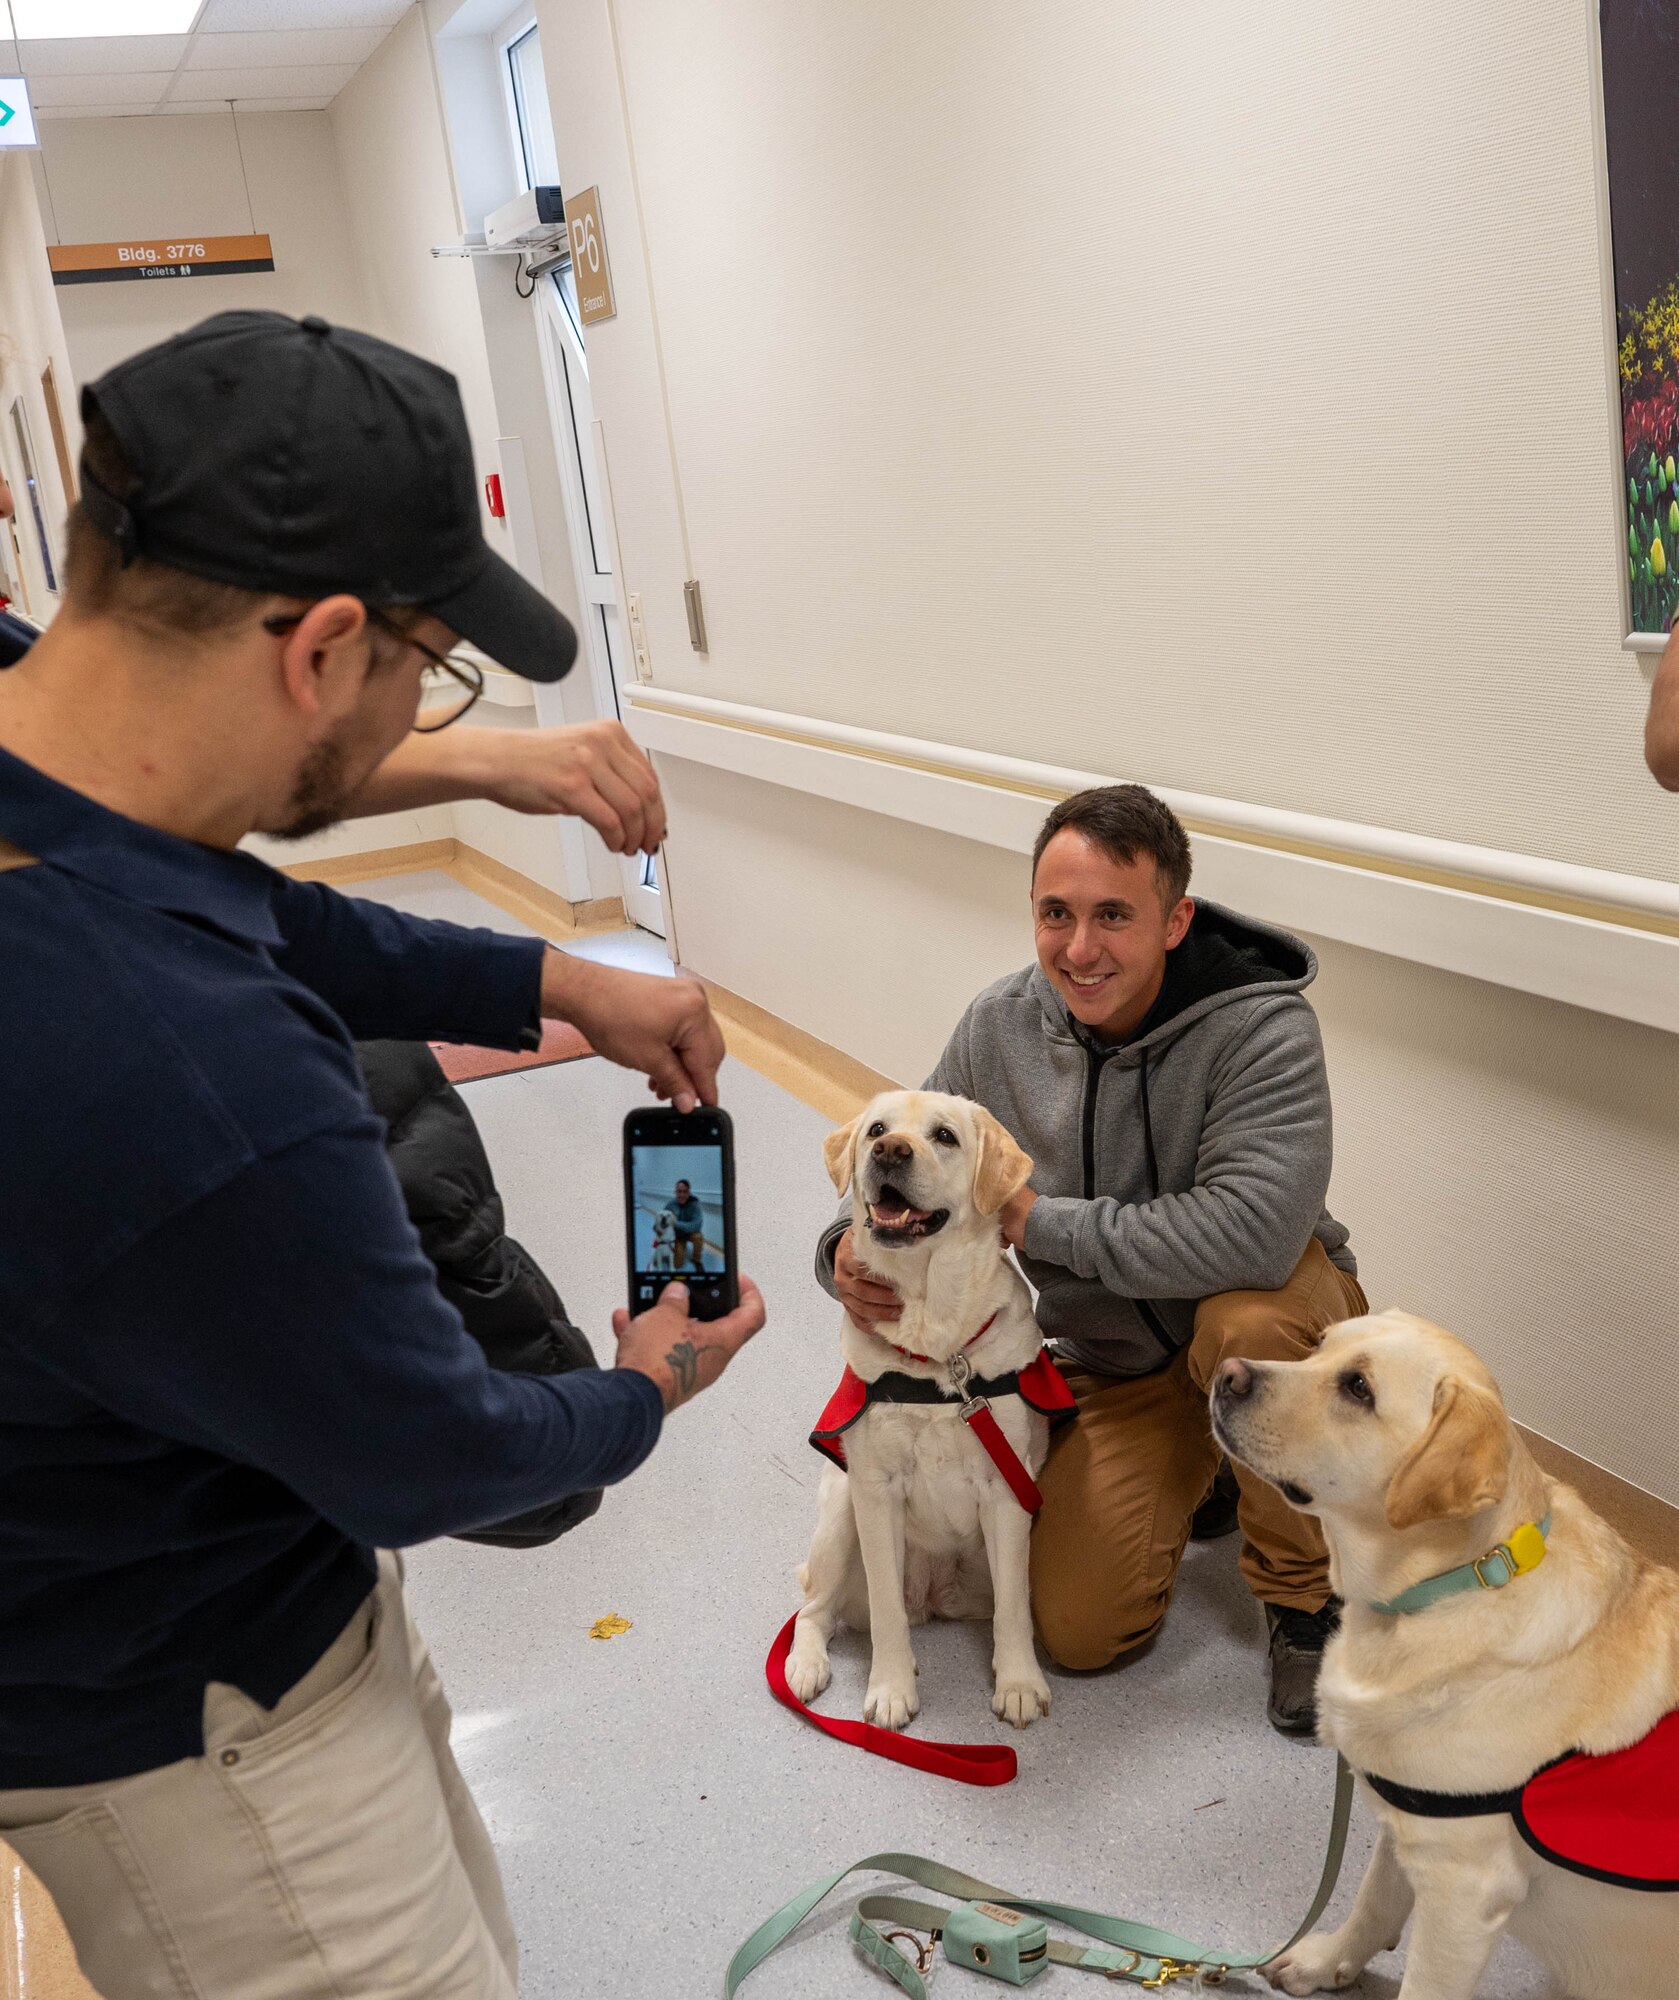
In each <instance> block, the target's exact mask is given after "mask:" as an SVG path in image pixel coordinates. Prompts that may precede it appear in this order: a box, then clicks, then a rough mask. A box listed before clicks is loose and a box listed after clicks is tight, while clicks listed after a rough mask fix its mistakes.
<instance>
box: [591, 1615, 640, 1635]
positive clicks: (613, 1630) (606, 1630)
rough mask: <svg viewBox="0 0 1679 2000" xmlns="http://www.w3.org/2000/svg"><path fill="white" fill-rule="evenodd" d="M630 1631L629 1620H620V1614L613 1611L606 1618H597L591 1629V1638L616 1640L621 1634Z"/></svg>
mask: <svg viewBox="0 0 1679 2000" xmlns="http://www.w3.org/2000/svg"><path fill="white" fill-rule="evenodd" d="M629 1629H630V1621H629V1620H628V1619H627V1618H620V1617H619V1615H618V1613H617V1612H616V1611H613V1612H611V1613H609V1614H608V1615H607V1616H606V1617H605V1618H597V1619H596V1620H595V1622H594V1623H593V1624H592V1625H591V1626H590V1627H589V1637H590V1638H591V1639H616V1638H617V1636H618V1634H619V1633H620V1632H627V1631H629Z"/></svg>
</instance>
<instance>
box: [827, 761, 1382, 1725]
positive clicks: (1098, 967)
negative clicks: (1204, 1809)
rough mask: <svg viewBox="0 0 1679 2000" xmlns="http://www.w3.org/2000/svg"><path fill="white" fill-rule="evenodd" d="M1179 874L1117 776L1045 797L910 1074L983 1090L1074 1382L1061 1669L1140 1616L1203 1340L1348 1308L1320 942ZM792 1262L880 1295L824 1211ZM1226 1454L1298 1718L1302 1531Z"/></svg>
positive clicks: (1167, 844) (1058, 1574) (1114, 1650)
mask: <svg viewBox="0 0 1679 2000" xmlns="http://www.w3.org/2000/svg"><path fill="white" fill-rule="evenodd" d="M1189 872H1190V852H1189V839H1188V836H1187V835H1186V834H1185V832H1184V830H1183V827H1182V826H1181V825H1180V824H1179V822H1178V820H1177V818H1176V816H1175V815H1174V814H1173V813H1172V812H1171V810H1170V809H1169V808H1168V807H1167V806H1165V805H1163V804H1162V803H1161V801H1160V800H1159V799H1157V798H1156V797H1155V796H1154V794H1153V793H1152V792H1149V791H1145V790H1144V789H1143V787H1142V786H1140V785H1106V786H1102V787H1100V788H1099V789H1097V790H1093V791H1088V792H1080V793H1078V794H1077V795H1076V796H1075V797H1073V798H1070V799H1065V800H1063V801H1062V803H1061V804H1060V805H1058V806H1056V807H1055V809H1054V811H1053V812H1051V813H1050V815H1049V817H1048V819H1047V820H1045V822H1044V825H1043V828H1042V831H1041V832H1040V833H1039V835H1038V840H1037V845H1036V847H1035V849H1034V851H1033V856H1032V921H1033V925H1034V928H1035V931H1036V936H1037V950H1038V956H1037V963H1036V964H1035V965H1032V966H1029V967H1027V968H1026V969H1024V970H1023V971H1020V972H1016V973H1011V974H1010V975H1009V977H1007V978H1006V979H1000V980H998V981H997V983H996V984H995V985H994V986H990V987H988V988H987V989H986V990H985V992H983V993H982V994H980V996H979V997H978V999H977V1000H975V1001H974V1002H973V1004H972V1005H971V1006H970V1007H969V1008H968V1011H967V1012H966V1013H965V1014H964V1015H963V1017H962V1019H961V1021H960V1022H959V1023H958V1024H957V1028H956V1032H955V1034H953V1035H952V1036H951V1038H950V1043H949V1046H948V1047H947V1048H946V1049H945V1052H944V1054H943V1055H942V1056H941V1057H940V1059H939V1064H938V1067H937V1069H935V1070H934V1072H933V1074H932V1076H931V1077H929V1078H928V1080H927V1086H926V1087H927V1088H928V1089H929V1090H944V1091H953V1092H956V1093H957V1094H958V1095H960V1096H963V1097H971V1098H974V1099H976V1100H977V1101H978V1102H979V1103H981V1104H983V1105H985V1106H986V1108H987V1109H988V1110H990V1111H991V1112H993V1113H994V1114H995V1115H996V1116H997V1117H998V1118H1000V1119H1001V1120H1002V1122H1003V1124H1004V1125H1006V1126H1007V1127H1008V1129H1009V1131H1010V1132H1012V1133H1013V1134H1014V1136H1015V1138H1016V1139H1017V1140H1018V1141H1019V1142H1020V1144H1021V1145H1022V1146H1024V1147H1025V1149H1026V1150H1027V1152H1028V1153H1030V1154H1031V1156H1032V1159H1033V1161H1034V1163H1035V1164H1034V1168H1033V1172H1032V1179H1031V1182H1030V1184H1029V1185H1028V1186H1027V1187H1025V1188H1023V1189H1022V1190H1021V1192H1020V1193H1019V1194H1018V1195H1016V1196H1015V1197H1014V1199H1013V1200H1012V1201H1010V1202H1009V1203H1008V1204H1007V1206H1006V1207H1005V1208H1004V1209H1003V1211H1002V1214H1001V1217H1000V1221H1001V1224H1002V1228H1003V1234H1004V1236H1005V1238H1006V1240H1007V1242H1008V1243H1009V1245H1010V1246H1011V1247H1012V1248H1013V1249H1014V1250H1015V1252H1016V1253H1017V1254H1018V1256H1019V1258H1020V1264H1021V1268H1022V1269H1023V1270H1024V1271H1025V1273H1026V1276H1027V1277H1028V1278H1029V1279H1030V1280H1031V1282H1032V1284H1033V1285H1034V1287H1035V1288H1036V1290H1037V1294H1038V1299H1037V1313H1038V1322H1039V1324H1040V1325H1041V1326H1042V1328H1043V1331H1044V1335H1045V1338H1046V1339H1047V1340H1049V1341H1051V1342H1052V1343H1053V1345H1054V1353H1055V1358H1056V1360H1057V1362H1058V1363H1059V1364H1060V1366H1061V1368H1062V1371H1063V1372H1064V1374H1065V1375H1066V1377H1067V1380H1068V1382H1069V1384H1070V1385H1071V1387H1072V1390H1073V1392H1074V1394H1075V1395H1076V1397H1077V1398H1078V1404H1079V1420H1078V1422H1077V1423H1073V1424H1068V1425H1066V1426H1065V1427H1064V1428H1063V1429H1062V1431H1061V1432H1060V1434H1059V1435H1058V1436H1057V1438H1056V1439H1055V1441H1054V1443H1053V1444H1052V1445H1051V1447H1050V1456H1049V1461H1048V1463H1047V1464H1046V1465H1045V1467H1044V1469H1043V1473H1042V1475H1041V1476H1040V1479H1039V1485H1040V1487H1041V1488H1042V1491H1043V1496H1044V1505H1043V1511H1042V1513H1041V1514H1040V1515H1039V1516H1038V1521H1037V1525H1036V1527H1035V1529H1034V1531H1033V1537H1032V1604H1033V1613H1034V1617H1035V1619H1036V1623H1037V1629H1038V1637H1039V1639H1040V1641H1041V1642H1042V1644H1043V1646H1044V1647H1045V1649H1046V1651H1047V1652H1048V1653H1049V1654H1050V1656H1051V1658H1052V1659H1054V1660H1056V1661H1058V1662H1059V1663H1060V1664H1061V1665H1062V1666H1065V1667H1075V1668H1090V1667H1102V1666H1106V1665H1107V1664H1108V1663H1109V1662H1110V1661H1112V1660H1114V1659H1116V1658H1117V1657H1118V1656H1119V1655H1120V1654H1122V1653H1126V1652H1129V1651H1131V1650H1132V1649H1133V1648H1135V1647H1137V1646H1141V1645H1142V1644H1143V1643H1144V1642H1145V1641H1147V1640H1148V1639H1150V1638H1152V1637H1153V1636H1154V1634H1155V1633H1156V1632H1157V1631H1158V1630H1159V1629H1160V1625H1161V1622H1162V1620H1163V1619H1164V1618H1165V1615H1166V1606H1167V1603H1168V1601H1169V1600H1170V1598H1171V1594H1172V1585H1173V1582H1174V1580H1175V1578H1176V1576H1177V1570H1178V1564H1179V1562H1180V1561H1181V1560H1182V1557H1183V1551H1184V1545H1185V1543H1186V1542H1187V1541H1188V1539H1189V1534H1190V1527H1191V1522H1192V1520H1193V1518H1194V1516H1195V1513H1196V1509H1197V1508H1198V1507H1200V1506H1201V1504H1202V1502H1203V1501H1205V1500H1206V1499H1207V1498H1208V1496H1209V1494H1210V1493H1211V1491H1212V1487H1213V1482H1214V1479H1215V1476H1216V1475H1217V1473H1218V1470H1219V1452H1218V1448H1217V1446H1216V1445H1215V1443H1214V1442H1213V1437H1212V1433H1211V1430H1210V1429H1209V1427H1208V1421H1207V1390H1208V1386H1209V1384H1210V1383H1211V1381H1212V1377H1213V1374H1214V1371H1215V1370H1216V1369H1217V1367H1218V1364H1219V1363H1220V1362H1221V1361H1223V1360H1224V1359H1226V1358H1227V1357H1228V1356H1231V1355H1238V1356H1241V1357H1243V1358H1245V1359H1249V1360H1267V1361H1269V1360H1286V1359H1290V1358H1293V1357H1297V1356H1300V1355H1303V1354H1307V1353H1309V1352H1311V1350H1312V1349H1313V1348H1314V1347H1315V1346H1316V1345H1317V1343H1318V1340H1319V1339H1320V1338H1321V1336H1322V1334H1323V1331H1324V1329H1325V1328H1326V1327H1328V1326H1330V1325H1332V1324H1333V1323H1334V1322H1335V1321H1336V1320H1339V1319H1346V1318H1349V1317H1351V1316H1353V1315H1356V1314H1359V1313H1362V1312H1364V1311H1365V1310H1366V1309H1367V1308H1366V1302H1365V1297H1364V1294H1363V1292H1362V1291H1361V1290H1360V1288H1359V1284H1358V1278H1357V1269H1358V1267H1357V1264H1356V1262H1355V1260H1354V1258H1353V1255H1352V1252H1351V1250H1350V1249H1349V1248H1348V1244H1347V1232H1346V1230H1345V1229H1344V1228H1343V1227H1342V1225H1341V1224H1340V1223H1338V1222H1337V1221H1336V1220H1335V1218H1334V1217H1333V1216H1332V1215H1331V1214H1330V1213H1329V1211H1328V1209H1327V1208H1326V1207H1325V1206H1324V1200H1325V1197H1326V1195H1327V1194H1328V1191H1329V1167H1330V1151H1331V1146H1330V1104H1329V1080H1328V1077H1327V1076H1326V1074H1325V1071H1324V1060H1323V1044H1322V1040H1321V1038H1320V1036H1319V1033H1318V1023H1317V1016H1316V1015H1315V1014H1314V1013H1313V1012H1312V1008H1311V1005H1310V1003H1309V1002H1308V1001H1307V1000H1306V998H1305V996H1304V992H1303V989H1304V988H1305V987H1307V986H1308V985H1310V984H1311V982H1312V980H1313V979H1314V978H1315V977H1316V974H1317V960H1316V958H1315V957H1314V956H1313V954H1312V953H1311V951H1310V950H1309V949H1308V948H1307V947H1306V946H1305V945H1304V944H1302V943H1301V941H1300V940H1299V939H1298V938H1296V937H1291V936H1290V935H1289V934H1288V933H1287V932H1286V931H1281V930H1276V929H1274V928H1272V927H1271V926H1270V925H1268V924H1262V923H1258V922H1255V921H1254V920H1253V919H1251V918H1247V917H1240V916H1237V915H1236V914H1235V913H1234V912H1233V911H1230V910H1225V909H1221V908H1219V906H1218V905H1217V904H1215V903H1206V902H1202V903H1197V902H1194V901H1192V900H1191V899H1190V897H1189V896H1188V895H1187V894H1186V893H1185V892H1186V890H1187V889H1188V887H1189ZM848 1215H849V1208H848V1210H847V1217H848ZM817 1275H818V1277H819V1278H820V1279H821V1281H822V1283H823V1284H824V1285H825V1286H826V1287H827V1289H828V1290H829V1291H831V1292H832V1293H833V1294H834V1295H835V1296H836V1297H837V1298H838V1299H839V1300H840V1301H841V1302H842V1303H843V1304H844V1306H845V1308H846V1310H847V1311H848V1312H849V1313H850V1314H851V1316H852V1318H853V1319H855V1320H857V1321H858V1322H859V1323H860V1324H862V1325H864V1326H869V1327H880V1326H881V1325H882V1324H883V1323H885V1322H889V1321H891V1320H893V1319H895V1318H896V1317H897V1316H898V1311H899V1305H898V1299H897V1295H896V1293H895V1292H893V1290H892V1289H891V1288H890V1286H887V1285H883V1284H881V1283H880V1282H878V1281H877V1280H876V1279H875V1278H873V1277H872V1275H871V1274H870V1272H869V1269H868V1245H867V1244H866V1243H853V1242H852V1240H851V1232H850V1229H849V1227H848V1226H847V1221H846V1220H842V1221H840V1222H836V1223H835V1224H834V1225H833V1226H832V1227H831V1228H830V1229H829V1230H828V1231H827V1233H826V1234H825V1236H824V1237H823V1239H822V1243H821V1246H820V1249H819V1251H818V1254H817ZM1236 1478H1237V1481H1238V1484H1239V1488H1240V1491H1239V1496H1238V1503H1237V1516H1238V1520H1239V1523H1240V1526H1241V1529H1242V1533H1243V1547H1242V1556H1241V1568H1242V1574H1243V1576H1244V1577H1245V1578H1246V1579H1247V1582H1248V1585H1249V1587H1250V1588H1251V1589H1252V1591H1253V1593H1254V1595H1255V1596H1256V1597H1257V1598H1258V1599H1259V1600H1260V1602H1261V1604H1262V1605H1263V1606H1264V1607H1265V1613H1266V1620H1267V1624H1268V1626H1269V1630H1270V1659H1271V1693H1270V1703H1269V1712H1270V1717H1271V1720H1272V1722H1273V1723H1274V1724H1275V1725H1276V1726H1277V1728H1279V1729H1282V1730H1285V1731H1288V1732H1291V1733H1305V1732H1309V1731H1310V1730H1312V1729H1313V1728H1314V1727H1315V1726H1316V1719H1317V1717H1316V1705H1315V1688H1316V1682H1317V1670H1318V1664H1319V1660H1320V1658H1321V1655H1322V1652H1323V1646H1324V1642H1325V1640H1326V1639H1327V1638H1328V1636H1329V1634H1330V1633H1331V1632H1332V1631H1333V1629H1334V1624H1335V1617H1336V1613H1337V1610H1338V1606H1337V1605H1336V1603H1335V1601H1334V1599H1333V1598H1332V1597H1331V1596H1330V1589H1329V1565H1328V1558H1327V1555H1326V1553H1325V1550H1324V1544H1323V1537H1322V1536H1321V1534H1320V1533H1319V1532H1318V1527H1317V1523H1316V1522H1315V1521H1313V1520H1311V1519H1310V1518H1309V1517H1308V1516H1306V1515H1304V1514H1299V1513H1296V1512H1295V1511H1294V1509H1293V1508H1291V1507H1290V1506H1289V1505H1288V1503H1287V1502H1286V1501H1285V1500H1284V1499H1283V1498H1282V1496H1281V1495H1280V1494H1279V1493H1278V1492H1277V1491H1276V1490H1275V1489H1274V1488H1272V1487H1270V1486H1267V1485H1266V1484H1265V1483H1264V1482H1263V1481H1262V1480H1259V1479H1257V1478H1255V1477H1254V1476H1253V1475H1252V1474H1250V1473H1247V1472H1242V1471H1239V1472H1238V1473H1237V1474H1236Z"/></svg>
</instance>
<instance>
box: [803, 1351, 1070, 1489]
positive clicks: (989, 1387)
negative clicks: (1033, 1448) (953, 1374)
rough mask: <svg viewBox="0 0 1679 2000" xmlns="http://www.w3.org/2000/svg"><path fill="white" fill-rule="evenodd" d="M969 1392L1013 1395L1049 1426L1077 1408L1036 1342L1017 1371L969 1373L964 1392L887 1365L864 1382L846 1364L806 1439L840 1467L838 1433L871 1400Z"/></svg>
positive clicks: (947, 1398) (921, 1399)
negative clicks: (888, 1368) (1033, 1354)
mask: <svg viewBox="0 0 1679 2000" xmlns="http://www.w3.org/2000/svg"><path fill="white" fill-rule="evenodd" d="M969 1396H982V1397H985V1398H986V1399H987V1400H989V1399H990V1398H992V1397H995V1396H1019V1397H1020V1398H1021V1399H1022V1401H1024V1402H1026V1403H1029V1404H1030V1405H1031V1407H1032V1408H1033V1409H1034V1410H1036V1411H1037V1412H1038V1414H1039V1415H1040V1416H1044V1417H1048V1419H1049V1421H1050V1423H1051V1425H1052V1426H1053V1425H1055V1424H1063V1423H1065V1422H1066V1421H1067V1419H1068V1418H1069V1417H1071V1416H1073V1415H1075V1414H1076V1412H1077V1410H1078V1404H1077V1403H1076V1402H1075V1401H1074V1400H1073V1392H1072V1390H1071V1389H1069V1388H1068V1387H1067V1384H1066V1382H1065V1381H1064V1380H1063V1379H1062V1376H1061V1371H1060V1370H1059V1369H1058V1368H1057V1367H1056V1365H1055V1363H1054V1362H1053V1361H1051V1360H1050V1358H1049V1355H1048V1352H1047V1351H1046V1350H1044V1349H1042V1348H1040V1349H1039V1351H1038V1358H1037V1359H1036V1360H1035V1361H1034V1362H1033V1363H1032V1365H1031V1367H1030V1368H1022V1369H1021V1370H1020V1371H1019V1372H1018V1374H1014V1375H990V1376H985V1375H975V1376H974V1377H973V1378H972V1379H971V1380H970V1381H969V1383H968V1387H967V1392H966V1394H964V1395H952V1394H951V1392H950V1391H949V1390H948V1389H942V1388H940V1386H939V1384H938V1383H937V1382H934V1381H931V1380H930V1379H929V1378H928V1377H927V1376H925V1375H900V1374H898V1373H897V1372H896V1371H889V1372H888V1373H887V1374H885V1375H877V1376H876V1377H875V1379H874V1380H873V1381H872V1382H865V1381H864V1380H863V1378H862V1377H861V1376H860V1375H858V1374H856V1373H854V1372H853V1371H852V1370H851V1369H850V1368H847V1369H846V1371H845V1373H844V1374H843V1375H842V1376H841V1377H840V1385H839V1387H838V1388H837V1389H836V1390H835V1391H834V1393H833V1394H832V1395H831V1396H830V1397H829V1398H828V1406H827V1408H826V1409H825V1410H824V1411H823V1412H822V1414H821V1416H819V1417H818V1418H817V1420H816V1428H815V1430H813V1431H812V1432H811V1434H810V1441H811V1443H812V1444H813V1445H815V1447H816V1449H817V1450H818V1451H819V1452H821V1454H822V1456H823V1457H824V1458H831V1459H832V1460H833V1462H834V1463H835V1465H837V1466H839V1467H840V1469H841V1470H842V1471H843V1470H844V1469H845V1438H844V1435H843V1433H844V1432H846V1431H848V1430H850V1428H851V1426H852V1425H853V1424H854V1423H855V1422H856V1421H857V1419H858V1418H859V1417H860V1416H861V1415H862V1414H863V1412H864V1411H865V1410H866V1409H867V1408H868V1406H869V1405H870V1404H871V1403H950V1404H953V1405H960V1404H962V1403H965V1402H966V1401H967V1400H968V1397H969Z"/></svg>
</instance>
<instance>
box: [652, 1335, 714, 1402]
mask: <svg viewBox="0 0 1679 2000" xmlns="http://www.w3.org/2000/svg"><path fill="white" fill-rule="evenodd" d="M720 1347H721V1343H720V1342H718V1341H715V1340H710V1341H707V1342H706V1343H705V1345H704V1346H703V1347H696V1346H695V1345H694V1343H693V1342H692V1341H691V1340H679V1341H678V1342H677V1343H676V1345H675V1346H674V1347H673V1348H672V1349H671V1350H670V1352H669V1353H668V1354H667V1355H666V1356H665V1366H666V1367H667V1368H668V1369H669V1370H670V1372H671V1374H672V1375H673V1376H674V1377H675V1380H676V1387H677V1393H678V1394H679V1395H682V1396H691V1395H692V1394H693V1393H694V1390H695V1387H696V1386H697V1383H698V1380H699V1371H700V1356H701V1355H703V1354H715V1353H717V1352H719V1351H720Z"/></svg>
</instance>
